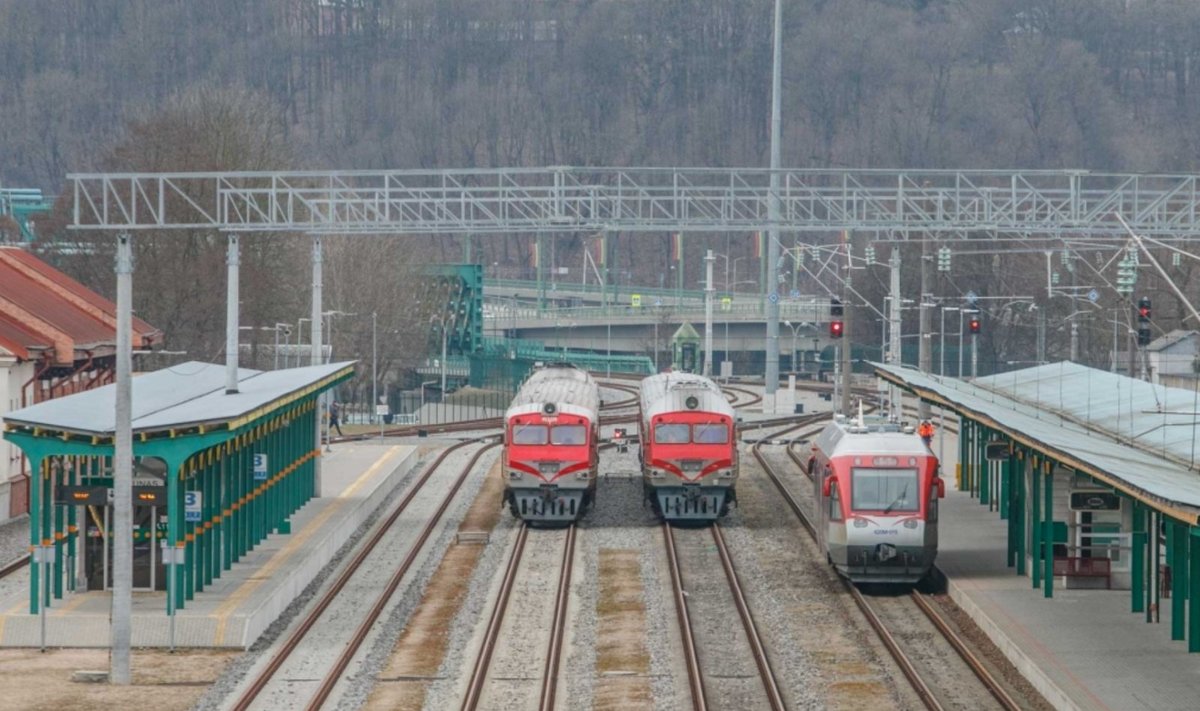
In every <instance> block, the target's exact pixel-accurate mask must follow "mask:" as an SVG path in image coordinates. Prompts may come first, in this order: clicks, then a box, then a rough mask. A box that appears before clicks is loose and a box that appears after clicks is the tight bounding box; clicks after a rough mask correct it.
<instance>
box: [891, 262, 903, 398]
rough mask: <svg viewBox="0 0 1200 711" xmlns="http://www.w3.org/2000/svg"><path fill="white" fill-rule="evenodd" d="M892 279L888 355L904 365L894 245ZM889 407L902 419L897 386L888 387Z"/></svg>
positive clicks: (898, 280)
mask: <svg viewBox="0 0 1200 711" xmlns="http://www.w3.org/2000/svg"><path fill="white" fill-rule="evenodd" d="M889 276H890V277H891V279H890V282H891V283H890V285H889V287H890V288H889V293H890V294H891V297H892V301H891V304H890V305H891V312H890V314H889V316H888V322H889V323H888V354H889V360H890V361H891V363H892V365H897V366H899V365H903V364H904V352H903V350H902V348H903V347H904V345H903V344H904V342H903V341H902V340H901V336H902V335H903V334H902V333H901V320H900V319H901V317H900V309H901V307H903V306H904V304H903V301H902V300H901V298H900V245H899V244H898V243H893V244H892V256H891V272H890V274H889ZM888 407H889V408H890V409H891V413H890V414H891V416H892V417H893V418H895V419H900V388H898V387H897V386H895V385H891V386H889V387H888Z"/></svg>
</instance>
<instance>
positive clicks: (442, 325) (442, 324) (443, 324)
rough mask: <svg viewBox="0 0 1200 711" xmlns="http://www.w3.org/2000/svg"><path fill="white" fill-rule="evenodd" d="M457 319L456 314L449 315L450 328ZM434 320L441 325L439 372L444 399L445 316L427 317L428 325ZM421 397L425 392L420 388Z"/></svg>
mask: <svg viewBox="0 0 1200 711" xmlns="http://www.w3.org/2000/svg"><path fill="white" fill-rule="evenodd" d="M457 318H458V314H451V316H450V325H452V326H453V325H454V321H455V319H457ZM434 320H437V321H438V323H439V324H440V325H441V329H442V362H441V370H442V397H443V398H444V397H446V315H445V314H434V315H432V316H430V317H429V321H430V323H432V322H433V321H434ZM421 397H422V398H424V397H425V390H424V388H422V390H421Z"/></svg>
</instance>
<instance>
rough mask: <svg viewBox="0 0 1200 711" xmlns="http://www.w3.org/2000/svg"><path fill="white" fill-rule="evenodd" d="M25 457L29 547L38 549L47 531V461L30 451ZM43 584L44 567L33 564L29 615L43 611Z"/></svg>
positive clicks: (30, 574)
mask: <svg viewBox="0 0 1200 711" xmlns="http://www.w3.org/2000/svg"><path fill="white" fill-rule="evenodd" d="M25 456H26V457H28V458H29V545H30V546H34V547H36V546H39V545H41V543H42V538H41V534H42V531H43V530H45V529H43V528H42V506H44V505H45V502H44V501H43V497H42V466H43V464H44V462H45V459H43V458H42V457H41V456H40V455H37V454H33V453H31V452H29V451H28V450H26V451H25ZM41 582H42V566H41V565H38V564H31V565H30V566H29V614H31V615H36V614H37V613H38V611H39V610H41V606H40V604H39V597H38V591H39V590H40V589H41Z"/></svg>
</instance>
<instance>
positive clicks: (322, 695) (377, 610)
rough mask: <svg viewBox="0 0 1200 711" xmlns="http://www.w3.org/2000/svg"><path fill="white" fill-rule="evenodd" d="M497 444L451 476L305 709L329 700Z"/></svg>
mask: <svg viewBox="0 0 1200 711" xmlns="http://www.w3.org/2000/svg"><path fill="white" fill-rule="evenodd" d="M498 446H500V443H499V442H493V443H492V444H489V445H485V446H484V447H481V448H480V449H479V451H477V452H475V455H474V456H473V457H471V461H470V462H467V465H466V466H465V467H463V470H462V473H460V474H459V475H458V478H457V479H455V481H454V484H453V485H451V487H450V491H448V492H447V493H446V495H445V497H444V498H443V499H442V503H441V504H440V505H439V506H438V508H437V511H435V512H434V513H433V516H431V517H430V518H429V521H428V522H426V524H425V527H424V528H422V529H421V533H420V534H419V535H418V536H417V540H415V541H414V542H413V543H412V545H411V546H410V548H409V550H408V555H407V556H405V558H404V562H403V563H401V564H400V567H399V568H397V569H396V571H395V572H394V573H392V577H391V579H389V580H388V584H387V585H386V586H384V589H383V592H381V593H380V594H379V596H378V597H377V598H376V599H375V604H374V605H372V606H371V609H370V610H369V611H367V616H366V617H364V618H363V620H362V622H360V623H359V625H358V628H357V629H355V631H354V636H352V637H351V638H350V642H349V643H348V644H347V645H346V646H345V647H344V648H343V649H342V653H341V654H339V655H338V658H337V661H336V662H334V665H333V667H332V668H330V670H329V671H328V672H326V674H325V677H324V678H323V679H322V680H321V685H320V686H319V687H317V693H316V694H314V695H313V697H312V699H310V700H309V702H308V705H307V706H306V707H305V708H306V710H307V711H317V709H320V708H321V707H322V706H323V705H324V704H325V701H326V700H328V699H329V695H330V694H332V693H333V689H334V687H335V686H337V683H338V681H340V680H341V677H342V673H343V672H344V671H346V667H348V666H350V662H351V661H352V660H353V659H354V655H355V654H357V653H358V649H359V647H361V646H362V643H363V642H364V641H365V640H366V638H367V634H368V633H370V631H371V628H372V627H373V626H374V625H375V622H376V621H378V620H379V618H380V617H381V616H382V615H383V611H384V609H386V608H387V604H388V601H389V600H391V599H392V595H394V594H395V593H396V590H397V589H398V588H399V587H400V583H401V581H403V580H404V576H405V575H407V574H408V571H409V569H411V568H412V565H413V563H414V562H415V561H416V559H417V556H418V555H420V553H421V549H422V548H424V547H425V542H426V541H428V540H429V536H431V535H432V534H433V532H434V530H435V529H436V528H437V525H438V524H439V523H440V522H441V520H442V516H443V515H445V513H446V509H448V508H450V502H451V501H453V500H454V497H455V496H456V495H457V494H458V490H459V489H461V488H462V485H463V483H464V482H465V481H466V480H467V477H468V476H470V474H471V472H472V471H474V469H475V465H476V464H477V463H478V462H479V459H480V457H482V456H483V453H484V452H486V451H488V450H489V449H492V448H493V447H498Z"/></svg>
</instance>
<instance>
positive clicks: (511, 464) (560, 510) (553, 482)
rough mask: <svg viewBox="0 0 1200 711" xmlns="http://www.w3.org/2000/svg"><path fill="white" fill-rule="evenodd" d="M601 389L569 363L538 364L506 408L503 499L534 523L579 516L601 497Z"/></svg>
mask: <svg viewBox="0 0 1200 711" xmlns="http://www.w3.org/2000/svg"><path fill="white" fill-rule="evenodd" d="M599 415H600V391H599V387H598V386H597V385H596V381H595V380H593V379H592V376H590V375H588V374H587V372H585V371H583V370H580V369H579V368H576V367H575V366H573V365H570V364H565V363H555V364H549V365H546V366H544V367H542V368H539V369H537V370H535V371H534V372H533V374H532V375H530V376H529V378H528V379H527V380H526V381H525V382H524V384H522V385H521V388H520V390H518V391H517V394H516V396H515V397H514V398H513V401H512V404H511V405H510V406H509V408H508V410H507V411H506V412H505V413H504V454H503V458H502V467H503V473H504V487H505V488H504V500H505V502H506V503H507V504H508V507H509V510H510V511H511V512H512V515H513V516H515V517H517V518H519V519H522V520H525V521H534V522H551V523H553V522H558V523H567V522H570V521H574V520H576V519H578V518H579V517H580V516H581V515H582V514H583V511H584V509H585V508H587V506H588V505H589V504H591V502H592V501H594V500H595V497H596V472H597V469H598V466H599V455H598V454H597V450H596V444H597V440H598V439H599V426H600V425H599V422H600V420H599Z"/></svg>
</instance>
